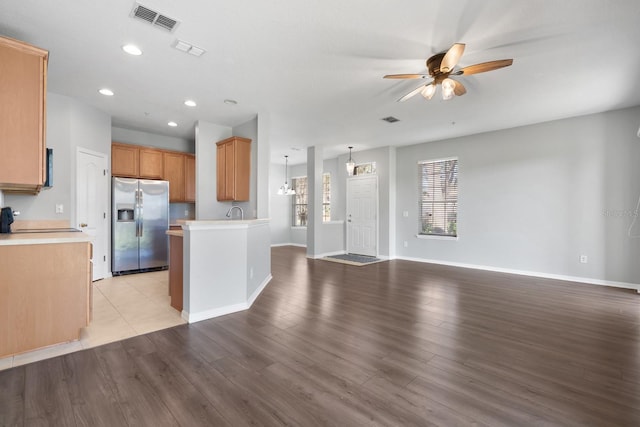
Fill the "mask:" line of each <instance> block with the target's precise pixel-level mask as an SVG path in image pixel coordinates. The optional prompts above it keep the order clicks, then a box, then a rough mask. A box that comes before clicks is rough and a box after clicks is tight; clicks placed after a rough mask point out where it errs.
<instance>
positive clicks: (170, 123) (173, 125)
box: [167, 122, 178, 128]
mask: <svg viewBox="0 0 640 427" xmlns="http://www.w3.org/2000/svg"><path fill="white" fill-rule="evenodd" d="M167 124H168V125H169V126H171V127H172V128H174V127H176V126H178V124H177V123H176V122H169V123H167Z"/></svg>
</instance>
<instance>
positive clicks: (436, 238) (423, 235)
mask: <svg viewBox="0 0 640 427" xmlns="http://www.w3.org/2000/svg"><path fill="white" fill-rule="evenodd" d="M416 237H417V238H418V239H425V240H452V241H457V240H458V239H459V237H458V236H456V237H453V236H431V235H429V234H416Z"/></svg>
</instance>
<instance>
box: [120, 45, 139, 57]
mask: <svg viewBox="0 0 640 427" xmlns="http://www.w3.org/2000/svg"><path fill="white" fill-rule="evenodd" d="M122 50H124V51H125V52H127V53H128V54H129V55H134V56H140V55H142V51H141V50H140V48H139V47H138V46H136V45H133V44H125V45H124V46H122Z"/></svg>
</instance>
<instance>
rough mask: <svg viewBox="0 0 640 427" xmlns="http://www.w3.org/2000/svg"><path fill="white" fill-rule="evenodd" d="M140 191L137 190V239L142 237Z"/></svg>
mask: <svg viewBox="0 0 640 427" xmlns="http://www.w3.org/2000/svg"><path fill="white" fill-rule="evenodd" d="M139 191H140V190H136V209H135V216H136V218H135V220H136V237H140V193H139Z"/></svg>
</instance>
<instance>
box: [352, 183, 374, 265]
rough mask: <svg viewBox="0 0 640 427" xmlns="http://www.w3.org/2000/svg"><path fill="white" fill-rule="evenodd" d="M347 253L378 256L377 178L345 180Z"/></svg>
mask: <svg viewBox="0 0 640 427" xmlns="http://www.w3.org/2000/svg"><path fill="white" fill-rule="evenodd" d="M347 252H348V253H350V254H359V255H368V256H377V255H378V176H377V175H365V176H355V177H352V178H348V179H347Z"/></svg>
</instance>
